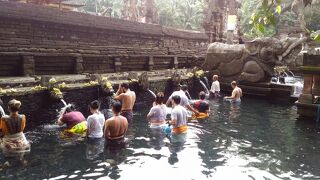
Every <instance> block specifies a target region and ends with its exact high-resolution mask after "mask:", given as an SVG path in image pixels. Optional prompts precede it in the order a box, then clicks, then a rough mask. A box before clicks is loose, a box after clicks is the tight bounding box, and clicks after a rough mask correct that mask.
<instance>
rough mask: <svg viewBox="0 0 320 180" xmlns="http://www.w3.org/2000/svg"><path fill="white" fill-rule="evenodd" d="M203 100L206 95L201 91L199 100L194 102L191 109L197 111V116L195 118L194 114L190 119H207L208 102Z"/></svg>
mask: <svg viewBox="0 0 320 180" xmlns="http://www.w3.org/2000/svg"><path fill="white" fill-rule="evenodd" d="M205 98H206V93H205V92H203V91H201V92H200V93H199V100H196V101H195V102H194V103H193V107H194V108H195V109H196V110H198V111H199V115H198V116H196V115H195V114H192V119H198V118H207V117H209V112H210V107H209V103H208V101H206V100H205Z"/></svg>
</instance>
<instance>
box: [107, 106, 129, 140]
mask: <svg viewBox="0 0 320 180" xmlns="http://www.w3.org/2000/svg"><path fill="white" fill-rule="evenodd" d="M120 112H121V103H120V102H114V103H113V104H112V113H113V117H111V118H109V119H107V120H106V121H105V125H104V137H105V139H106V141H107V145H119V144H121V143H123V142H124V136H125V134H126V132H127V130H128V121H127V119H126V118H125V117H124V116H122V115H120Z"/></svg>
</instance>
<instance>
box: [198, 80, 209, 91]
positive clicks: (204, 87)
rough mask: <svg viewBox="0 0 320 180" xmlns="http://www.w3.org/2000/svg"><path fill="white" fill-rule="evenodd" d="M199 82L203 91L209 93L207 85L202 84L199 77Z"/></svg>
mask: <svg viewBox="0 0 320 180" xmlns="http://www.w3.org/2000/svg"><path fill="white" fill-rule="evenodd" d="M199 82H200V84H201V85H202V87H203V89H204V90H205V93H206V94H207V95H208V94H209V90H208V88H207V86H206V85H205V84H204V82H203V81H201V79H199Z"/></svg>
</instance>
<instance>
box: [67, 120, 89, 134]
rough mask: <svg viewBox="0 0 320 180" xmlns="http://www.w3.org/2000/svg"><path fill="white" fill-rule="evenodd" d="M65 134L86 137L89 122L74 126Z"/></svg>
mask: <svg viewBox="0 0 320 180" xmlns="http://www.w3.org/2000/svg"><path fill="white" fill-rule="evenodd" d="M65 132H67V133H72V134H78V135H85V133H86V132H87V121H82V122H81V123H78V124H76V125H74V126H73V127H72V128H70V129H66V130H65Z"/></svg>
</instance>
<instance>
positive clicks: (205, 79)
mask: <svg viewBox="0 0 320 180" xmlns="http://www.w3.org/2000/svg"><path fill="white" fill-rule="evenodd" d="M203 79H204V81H205V82H206V87H207V88H209V87H210V86H209V80H208V78H207V77H206V76H204V77H203Z"/></svg>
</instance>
